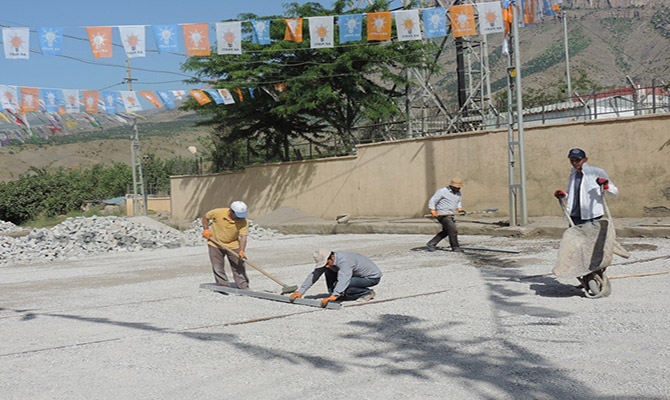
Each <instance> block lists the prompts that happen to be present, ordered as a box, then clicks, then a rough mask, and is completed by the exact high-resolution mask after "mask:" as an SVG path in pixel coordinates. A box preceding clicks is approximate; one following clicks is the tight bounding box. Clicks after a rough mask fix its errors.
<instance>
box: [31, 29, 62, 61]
mask: <svg viewBox="0 0 670 400" xmlns="http://www.w3.org/2000/svg"><path fill="white" fill-rule="evenodd" d="M37 35H38V36H39V38H40V47H41V48H42V54H44V55H45V56H57V55H60V54H62V53H63V28H50V27H43V28H38V29H37Z"/></svg>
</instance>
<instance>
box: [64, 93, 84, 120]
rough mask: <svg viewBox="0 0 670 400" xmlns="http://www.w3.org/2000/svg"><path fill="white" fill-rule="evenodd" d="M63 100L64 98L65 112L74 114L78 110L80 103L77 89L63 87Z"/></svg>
mask: <svg viewBox="0 0 670 400" xmlns="http://www.w3.org/2000/svg"><path fill="white" fill-rule="evenodd" d="M63 100H65V112H66V113H68V114H76V113H78V112H80V111H79V108H80V106H81V103H80V102H79V90H77V89H63Z"/></svg>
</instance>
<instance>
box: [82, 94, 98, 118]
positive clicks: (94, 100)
mask: <svg viewBox="0 0 670 400" xmlns="http://www.w3.org/2000/svg"><path fill="white" fill-rule="evenodd" d="M81 95H82V97H83V98H84V111H85V112H87V113H89V114H97V113H98V101H99V100H100V93H99V92H98V91H97V90H82V91H81Z"/></svg>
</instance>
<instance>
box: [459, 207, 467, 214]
mask: <svg viewBox="0 0 670 400" xmlns="http://www.w3.org/2000/svg"><path fill="white" fill-rule="evenodd" d="M466 214H467V212H465V210H464V209H462V208H459V209H458V215H466Z"/></svg>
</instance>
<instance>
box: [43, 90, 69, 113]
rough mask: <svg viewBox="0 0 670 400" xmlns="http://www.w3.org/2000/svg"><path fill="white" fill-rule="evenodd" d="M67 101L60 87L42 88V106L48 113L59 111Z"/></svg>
mask: <svg viewBox="0 0 670 400" xmlns="http://www.w3.org/2000/svg"><path fill="white" fill-rule="evenodd" d="M64 103H65V99H64V98H63V91H62V90H60V89H40V106H41V105H42V104H44V110H45V111H46V112H48V113H58V111H59V107H61V106H62V105H63V104H64Z"/></svg>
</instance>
